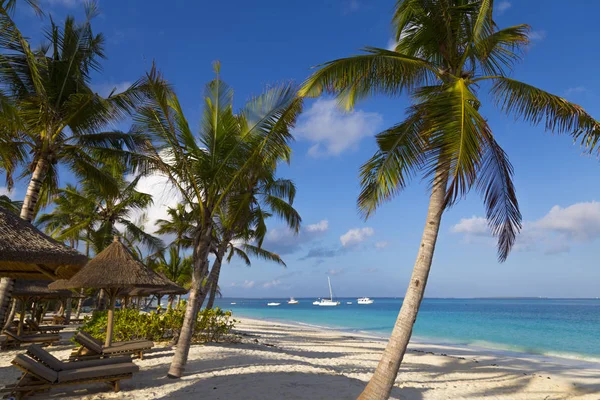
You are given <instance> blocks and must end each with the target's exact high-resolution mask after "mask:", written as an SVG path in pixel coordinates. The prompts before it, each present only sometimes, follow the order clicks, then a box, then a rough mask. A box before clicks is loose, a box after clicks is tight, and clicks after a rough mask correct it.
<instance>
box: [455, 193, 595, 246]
mask: <svg viewBox="0 0 600 400" xmlns="http://www.w3.org/2000/svg"><path fill="white" fill-rule="evenodd" d="M451 232H453V233H459V234H463V235H464V238H465V240H466V241H467V243H482V242H485V243H492V242H491V240H489V239H490V238H491V235H490V233H489V230H488V227H487V222H486V219H485V218H483V217H475V216H473V217H471V218H463V219H461V220H460V221H459V222H458V223H457V224H456V225H454V226H453V227H452V228H451ZM597 239H600V202H596V201H592V202H582V203H575V204H572V205H570V206H568V207H564V208H563V207H560V206H554V207H552V208H551V209H550V211H549V212H548V213H547V214H546V215H544V216H543V217H542V218H540V219H538V220H536V221H525V222H524V223H523V229H522V231H521V233H520V234H519V236H517V241H516V244H515V247H514V249H515V250H517V251H533V250H538V249H540V250H542V251H543V252H544V253H546V254H557V253H564V252H567V251H569V250H570V246H571V245H573V244H581V243H589V242H592V241H594V240H597Z"/></svg>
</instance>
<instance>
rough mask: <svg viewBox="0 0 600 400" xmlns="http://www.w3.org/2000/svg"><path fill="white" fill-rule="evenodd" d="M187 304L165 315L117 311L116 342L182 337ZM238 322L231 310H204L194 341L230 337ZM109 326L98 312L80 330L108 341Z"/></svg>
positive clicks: (105, 313) (208, 340) (202, 341)
mask: <svg viewBox="0 0 600 400" xmlns="http://www.w3.org/2000/svg"><path fill="white" fill-rule="evenodd" d="M184 314H185V302H181V303H180V304H178V305H177V306H176V307H175V308H173V309H170V310H166V311H164V312H160V313H156V312H154V311H153V312H150V313H142V312H140V311H139V310H135V309H124V310H116V311H115V315H114V324H113V341H124V340H135V339H148V340H152V341H155V342H161V341H168V340H171V339H173V337H175V336H179V332H180V331H181V326H182V325H183V317H184ZM236 323H237V321H236V320H235V319H233V318H232V315H231V311H223V310H221V309H220V308H214V309H211V310H206V309H205V310H202V311H200V312H199V313H198V318H197V320H196V327H195V329H194V336H193V341H194V342H199V343H206V342H219V341H223V340H225V339H227V338H229V337H230V334H231V331H232V329H233V328H234V326H235V324H236ZM107 324H108V312H107V311H95V312H94V313H93V314H92V316H91V317H86V318H85V319H84V321H83V326H82V327H81V328H80V330H82V331H84V332H87V333H89V334H90V335H92V336H93V337H95V338H97V339H100V340H103V341H104V340H105V338H106V326H107Z"/></svg>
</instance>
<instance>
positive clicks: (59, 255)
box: [0, 207, 87, 280]
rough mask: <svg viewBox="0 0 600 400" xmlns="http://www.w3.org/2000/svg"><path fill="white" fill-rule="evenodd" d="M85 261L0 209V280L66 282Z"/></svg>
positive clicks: (67, 248) (10, 213)
mask: <svg viewBox="0 0 600 400" xmlns="http://www.w3.org/2000/svg"><path fill="white" fill-rule="evenodd" d="M86 262H87V257H86V256H84V255H83V254H81V253H79V252H78V251H77V250H75V249H72V248H70V247H67V246H65V245H64V244H62V243H59V242H57V241H56V240H54V239H52V238H51V237H50V236H48V235H46V234H44V233H43V232H41V231H40V230H39V229H37V228H36V227H35V226H33V225H31V224H30V223H29V222H27V221H25V220H23V219H21V218H19V216H18V215H15V214H13V213H12V212H10V211H8V210H6V209H5V208H2V207H0V277H5V278H12V279H49V280H56V279H69V278H70V277H72V276H73V275H74V274H75V273H76V272H77V271H78V270H79V267H80V266H82V265H84V264H85V263H86Z"/></svg>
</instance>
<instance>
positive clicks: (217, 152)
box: [134, 63, 302, 378]
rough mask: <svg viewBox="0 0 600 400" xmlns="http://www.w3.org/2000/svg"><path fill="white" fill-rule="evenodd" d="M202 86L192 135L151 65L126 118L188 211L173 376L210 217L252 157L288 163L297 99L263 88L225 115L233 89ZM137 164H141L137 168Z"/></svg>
mask: <svg viewBox="0 0 600 400" xmlns="http://www.w3.org/2000/svg"><path fill="white" fill-rule="evenodd" d="M215 71H216V73H217V78H216V79H214V80H213V81H212V82H210V83H209V84H208V85H207V88H206V95H205V98H204V110H203V115H202V119H201V123H200V131H199V132H198V134H194V133H193V132H192V130H191V129H190V126H189V124H188V121H187V119H186V118H185V115H184V114H183V111H182V109H181V106H180V103H179V100H178V99H177V96H176V95H175V93H174V92H173V90H172V89H171V88H170V87H169V85H168V84H167V83H166V82H165V81H164V79H163V78H162V77H161V76H160V74H159V73H158V72H157V71H156V70H155V69H154V68H153V69H152V71H150V72H149V74H148V77H147V80H148V82H149V86H150V90H149V93H150V98H149V100H148V102H147V104H146V105H145V106H144V107H141V108H140V109H139V111H138V114H137V115H136V116H135V117H134V121H135V126H134V129H135V130H136V131H138V130H139V131H141V132H145V133H147V134H148V135H149V136H151V137H152V140H153V143H154V146H155V147H154V148H153V149H149V152H148V153H149V154H148V156H147V159H146V160H145V161H146V166H148V167H154V168H155V169H157V170H158V171H160V173H162V174H164V175H165V176H167V177H168V178H169V179H170V181H171V182H172V184H173V185H174V187H175V188H177V190H178V191H179V193H180V194H181V196H182V198H183V203H184V204H185V205H186V207H188V209H190V210H194V214H193V215H194V216H195V218H196V221H195V229H194V232H193V235H192V237H191V239H192V243H193V246H192V264H193V266H192V285H191V289H190V295H189V299H188V302H187V306H186V311H185V316H184V322H183V326H182V330H181V336H180V338H179V342H178V346H177V349H176V352H175V356H174V358H173V362H172V364H171V368H170V369H169V374H168V376H169V377H171V378H179V377H181V375H182V374H183V370H184V366H185V364H186V361H187V356H188V353H189V347H190V344H191V338H192V334H193V328H194V322H195V319H196V315H197V312H198V300H199V297H200V296H201V295H202V293H203V292H204V291H205V288H204V287H203V285H202V282H203V280H204V279H205V277H206V274H207V272H208V267H209V265H208V256H209V253H210V252H211V249H212V239H213V230H214V218H215V214H216V212H217V211H218V210H219V207H220V205H221V203H222V202H223V200H224V198H226V197H227V196H228V195H229V194H230V193H233V192H235V191H236V190H238V189H239V187H241V186H243V184H244V182H245V181H246V178H247V176H248V171H249V170H251V169H254V168H256V167H257V166H259V165H261V162H260V160H262V159H264V158H268V159H270V160H283V161H287V160H289V156H290V151H291V150H290V148H289V141H290V140H291V138H292V137H291V134H290V127H291V126H292V125H293V124H294V123H295V120H296V117H297V115H298V113H299V112H300V110H301V105H302V102H301V100H300V99H298V97H297V96H296V89H295V88H294V86H292V85H290V84H288V85H282V86H275V87H272V88H270V89H268V90H267V91H266V92H265V93H264V94H263V95H261V96H258V97H256V98H253V99H251V100H250V101H249V102H248V103H247V104H246V106H245V107H244V108H243V109H242V111H241V112H240V113H238V114H234V112H233V91H232V90H231V89H230V88H229V87H228V86H227V85H226V84H225V83H224V82H223V81H222V80H221V79H220V78H219V65H218V63H216V64H215ZM140 165H142V164H140Z"/></svg>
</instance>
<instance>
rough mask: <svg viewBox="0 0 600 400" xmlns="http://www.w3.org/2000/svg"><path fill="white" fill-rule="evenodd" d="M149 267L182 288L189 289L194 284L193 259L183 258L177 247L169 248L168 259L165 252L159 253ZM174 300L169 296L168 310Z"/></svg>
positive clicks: (172, 296) (173, 296)
mask: <svg viewBox="0 0 600 400" xmlns="http://www.w3.org/2000/svg"><path fill="white" fill-rule="evenodd" d="M149 266H150V267H151V268H152V269H153V270H154V271H156V272H159V273H160V274H162V275H164V276H165V277H166V278H167V279H169V280H171V281H172V282H175V283H176V284H178V285H179V286H181V287H184V288H186V289H189V288H190V286H191V284H192V258H191V257H189V256H188V257H182V255H181V253H180V251H179V250H178V249H177V248H176V247H169V251H168V257H167V255H166V254H165V251H161V252H159V253H158V255H157V256H156V257H153V258H152V261H151V262H150V263H149ZM174 299H175V295H169V303H168V307H167V308H169V309H171V308H172V305H173V300H174ZM159 304H160V301H159Z"/></svg>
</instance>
